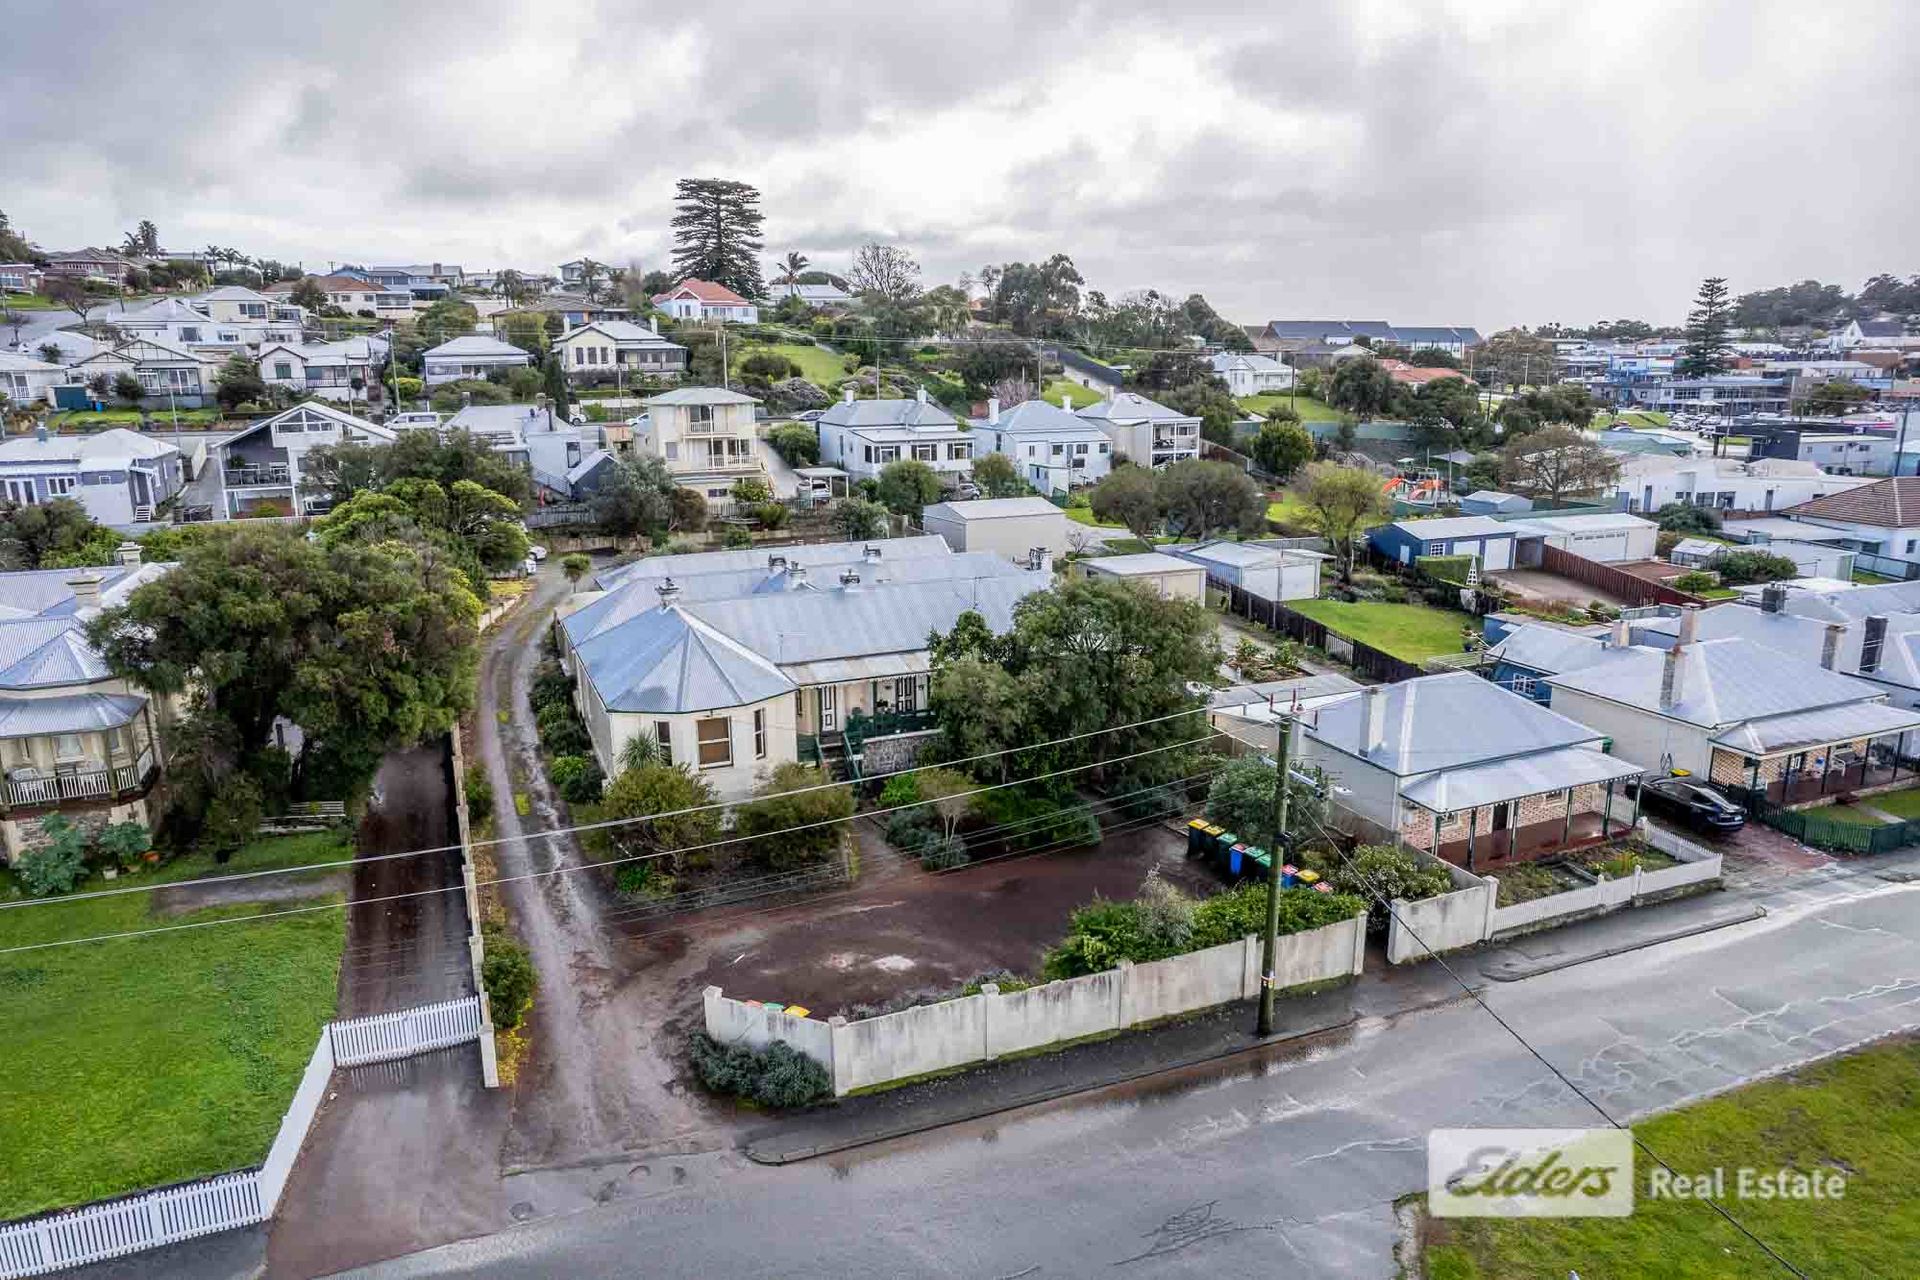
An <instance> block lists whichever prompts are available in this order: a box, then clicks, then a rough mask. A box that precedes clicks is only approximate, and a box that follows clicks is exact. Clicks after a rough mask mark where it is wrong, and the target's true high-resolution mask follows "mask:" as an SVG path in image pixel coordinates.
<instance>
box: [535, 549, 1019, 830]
mask: <svg viewBox="0 0 1920 1280" xmlns="http://www.w3.org/2000/svg"><path fill="white" fill-rule="evenodd" d="M899 541H909V542H913V543H918V544H920V545H918V546H915V547H913V548H911V549H910V550H909V557H910V558H912V559H914V560H915V561H916V564H915V569H916V573H915V575H914V577H913V579H912V580H895V579H894V578H893V577H892V576H891V573H892V570H891V566H892V565H893V564H894V563H895V561H896V559H897V558H898V557H897V556H896V555H895V554H893V553H895V552H896V551H897V550H899V548H897V547H896V545H895V544H896V543H897V542H899ZM929 543H931V544H932V546H931V547H930V546H928V545H927V544H929ZM834 550H835V549H834V548H815V547H796V548H791V549H788V550H787V551H785V552H779V553H774V554H772V555H771V556H769V555H766V554H765V553H760V554H759V555H758V557H757V560H758V564H759V565H760V566H761V567H759V568H757V569H753V568H749V567H748V566H750V565H752V564H753V563H754V561H753V560H747V561H741V560H739V559H738V558H737V557H739V556H742V555H753V554H754V553H744V552H743V553H728V552H722V553H717V556H718V557H719V558H717V559H716V558H714V557H715V554H716V553H707V554H705V555H692V556H653V557H649V558H647V559H646V560H643V561H640V562H638V563H637V564H635V565H633V566H628V568H629V569H630V570H632V572H630V573H628V574H626V575H625V576H623V577H621V578H620V579H619V580H618V583H617V585H615V586H613V587H612V588H611V589H609V590H596V591H592V592H582V593H580V594H579V595H578V596H577V597H574V598H572V599H569V600H568V601H567V602H565V603H564V604H563V605H562V609H563V610H564V611H565V612H564V616H562V617H561V619H560V620H559V623H558V635H559V641H560V646H561V654H562V661H563V663H564V664H565V665H566V667H567V669H568V671H569V674H571V675H572V676H573V677H574V680H575V696H576V698H577V700H578V702H579V706H580V711H581V716H582V718H583V719H584V720H585V721H586V724H587V731H588V735H589V737H590V738H591V739H592V742H593V751H594V755H595V756H596V757H597V758H598V759H599V761H600V763H601V766H602V767H603V768H604V769H606V770H607V771H608V772H609V773H611V772H616V771H617V769H618V761H619V759H620V757H621V754H622V752H623V750H624V748H625V747H626V744H627V743H628V742H630V741H632V740H633V739H635V738H645V739H647V740H648V741H650V742H651V743H653V744H654V745H655V746H656V748H657V749H658V750H660V751H661V752H662V754H663V755H664V756H665V758H666V759H667V760H668V761H670V762H673V763H676V764H682V765H685V766H686V767H687V768H689V769H691V770H692V771H693V772H695V773H696V774H697V775H699V776H700V777H701V778H703V779H704V780H706V781H707V782H708V783H710V784H711V785H712V786H713V788H714V790H715V792H716V794H718V795H719V796H720V798H721V799H723V800H728V801H736V800H741V799H745V798H746V797H747V796H749V795H750V794H751V793H752V791H753V789H754V787H755V786H756V785H758V784H759V782H761V781H762V780H764V779H765V778H766V777H767V775H768V774H769V773H771V771H772V770H773V769H775V768H777V767H778V766H779V765H781V764H785V763H788V762H791V761H795V760H799V761H804V762H807V763H822V764H825V765H826V766H827V767H829V768H830V769H833V770H835V771H836V772H841V771H843V770H844V767H845V765H846V763H847V762H848V761H849V760H850V759H851V758H853V757H856V756H864V757H865V758H866V759H868V760H869V761H871V760H874V759H875V758H876V756H877V755H878V754H879V753H880V752H881V751H882V750H884V748H882V747H881V746H880V745H879V744H878V742H877V741H876V739H878V738H880V736H881V735H880V733H879V730H882V729H884V731H885V732H886V734H888V735H893V734H898V733H900V732H902V731H903V730H911V731H919V732H922V733H924V731H925V730H927V729H928V728H930V727H931V726H930V719H929V717H928V716H927V714H926V711H925V708H926V706H927V696H928V689H927V685H928V679H929V672H930V662H929V658H928V653H927V638H928V636H929V635H930V634H932V633H933V632H936V631H946V630H949V629H951V628H952V626H953V624H954V623H955V622H956V621H957V620H958V619H959V617H960V615H961V614H962V613H965V612H970V611H971V612H974V613H978V614H979V615H980V616H981V617H982V618H983V619H984V620H985V621H986V623H987V625H988V626H989V627H991V628H992V629H993V630H995V631H996V632H1004V631H1006V630H1008V629H1009V628H1010V626H1011V625H1012V618H1013V609H1014V606H1015V605H1016V604H1018V603H1019V601H1020V600H1022V599H1024V598H1025V597H1027V596H1029V595H1031V594H1033V593H1034V592H1036V591H1041V590H1045V589H1046V588H1047V587H1048V586H1050V585H1051V583H1052V581H1053V575H1052V574H1051V572H1033V571H1029V570H1023V569H1020V568H1018V567H1016V566H1014V565H1012V564H1008V563H1006V562H1003V561H999V560H998V558H997V557H991V556H988V557H979V556H965V557H961V556H952V555H949V554H947V553H946V548H945V544H944V543H940V542H939V541H938V540H937V539H908V540H884V541H880V542H877V543H872V544H866V545H864V546H862V547H861V553H860V554H861V560H860V562H859V564H858V567H854V566H852V565H849V566H848V567H845V568H842V569H840V570H839V571H838V572H837V573H834V574H831V575H829V574H828V573H826V572H824V571H823V572H821V574H820V577H821V578H822V579H824V580H822V581H816V580H815V579H814V575H813V570H812V565H811V563H809V561H810V560H811V559H812V558H813V557H815V556H821V557H822V558H827V557H828V556H831V555H832V553H833V551H834ZM822 553H825V555H823V554H822ZM789 556H791V558H789ZM803 557H805V558H806V559H804V560H803ZM943 566H944V567H947V568H951V569H952V570H953V573H954V576H953V577H951V578H944V577H940V576H938V574H939V570H940V568H941V567H943ZM710 575H717V582H716V583H708V582H705V581H703V579H706V578H708V577H709V576H710ZM914 741H915V740H913V739H908V740H907V741H906V742H905V743H903V744H902V745H903V750H901V751H900V753H899V754H898V755H897V756H889V767H891V762H892V761H893V760H896V759H897V761H898V763H899V764H910V763H911V762H912V761H913V759H914V757H915V754H916V753H915V750H914V748H913V744H914ZM872 767H875V768H878V767H880V766H878V765H875V766H872Z"/></svg>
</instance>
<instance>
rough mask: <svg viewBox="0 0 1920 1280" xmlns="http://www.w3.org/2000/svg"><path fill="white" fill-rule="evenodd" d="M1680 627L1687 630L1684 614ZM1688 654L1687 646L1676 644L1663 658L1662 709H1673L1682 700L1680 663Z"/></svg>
mask: <svg viewBox="0 0 1920 1280" xmlns="http://www.w3.org/2000/svg"><path fill="white" fill-rule="evenodd" d="M1680 629H1681V631H1682V632H1683V633H1684V632H1685V631H1686V630H1687V623H1686V618H1685V617H1684V615H1683V616H1682V618H1681V620H1680ZM1686 656H1687V648H1686V646H1685V645H1683V644H1676V645H1674V646H1673V648H1671V649H1669V650H1667V652H1666V654H1665V656H1664V657H1663V658H1662V659H1661V666H1660V709H1661V710H1662V711H1670V710H1672V709H1673V704H1674V703H1676V702H1678V701H1680V695H1681V685H1682V683H1683V682H1682V681H1681V679H1680V674H1681V673H1680V664H1681V662H1683V661H1684V660H1685V659H1686Z"/></svg>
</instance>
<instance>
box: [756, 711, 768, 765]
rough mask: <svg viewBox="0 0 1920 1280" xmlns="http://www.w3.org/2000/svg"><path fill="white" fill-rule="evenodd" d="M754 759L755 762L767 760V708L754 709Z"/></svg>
mask: <svg viewBox="0 0 1920 1280" xmlns="http://www.w3.org/2000/svg"><path fill="white" fill-rule="evenodd" d="M753 758H754V759H755V760H765V759H766V758H767V709H766V708H765V707H755V708H754V709H753Z"/></svg>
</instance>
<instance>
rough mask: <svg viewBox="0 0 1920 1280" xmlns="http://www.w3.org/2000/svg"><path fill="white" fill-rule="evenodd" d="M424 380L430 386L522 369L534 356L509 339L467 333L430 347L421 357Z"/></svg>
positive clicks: (531, 361) (529, 363) (530, 362)
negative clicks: (501, 339) (508, 340)
mask: <svg viewBox="0 0 1920 1280" xmlns="http://www.w3.org/2000/svg"><path fill="white" fill-rule="evenodd" d="M421 361H422V366H421V367H422V369H423V371H424V381H425V382H426V384H427V385H428V386H430V387H434V386H439V385H440V384H442V383H446V382H457V381H459V380H460V379H462V378H485V377H486V376H487V375H488V374H490V373H492V372H494V370H496V369H524V368H527V367H528V366H529V365H531V364H532V363H533V356H532V355H530V354H528V353H527V352H526V351H524V350H522V349H521V348H519V347H516V346H514V345H513V344H512V343H510V342H502V341H500V340H499V339H498V338H487V337H482V336H481V335H479V334H468V335H467V336H465V337H461V338H454V339H451V340H450V341H447V342H443V343H441V344H440V345H439V346H437V347H434V348H432V349H431V350H429V351H428V352H427V353H426V354H425V355H423V356H422V357H421Z"/></svg>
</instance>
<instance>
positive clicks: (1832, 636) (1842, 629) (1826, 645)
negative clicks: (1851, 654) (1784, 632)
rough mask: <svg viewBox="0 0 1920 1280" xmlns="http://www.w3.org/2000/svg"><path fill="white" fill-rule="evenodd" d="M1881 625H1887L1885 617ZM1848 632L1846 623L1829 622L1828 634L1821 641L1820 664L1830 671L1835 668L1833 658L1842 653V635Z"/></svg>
mask: <svg viewBox="0 0 1920 1280" xmlns="http://www.w3.org/2000/svg"><path fill="white" fill-rule="evenodd" d="M1881 625H1882V626H1884V625H1886V624H1885V621H1884V619H1883V620H1882V623H1881ZM1846 634H1847V624H1846V623H1844V622H1829V623H1828V624H1827V634H1826V635H1825V636H1824V637H1823V638H1822V639H1821V641H1820V665H1821V666H1823V667H1825V668H1826V669H1827V670H1829V671H1831V670H1833V660H1834V659H1835V658H1836V657H1838V656H1839V653H1840V637H1842V636H1844V635H1846Z"/></svg>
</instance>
